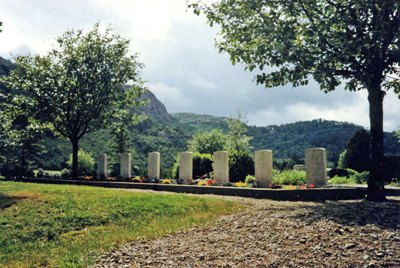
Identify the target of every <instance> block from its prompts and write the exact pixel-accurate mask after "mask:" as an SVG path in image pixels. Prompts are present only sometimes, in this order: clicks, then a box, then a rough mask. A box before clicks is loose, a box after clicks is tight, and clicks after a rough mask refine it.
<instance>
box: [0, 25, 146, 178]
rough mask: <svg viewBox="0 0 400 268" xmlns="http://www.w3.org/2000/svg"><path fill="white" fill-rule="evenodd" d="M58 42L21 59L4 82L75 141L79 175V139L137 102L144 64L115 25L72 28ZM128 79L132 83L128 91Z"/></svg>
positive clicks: (37, 114) (39, 115)
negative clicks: (132, 53)
mask: <svg viewBox="0 0 400 268" xmlns="http://www.w3.org/2000/svg"><path fill="white" fill-rule="evenodd" d="M57 44H58V47H57V48H56V49H53V50H51V51H50V52H49V53H48V54H47V55H45V56H39V55H36V56H19V57H17V59H16V66H17V68H16V69H15V70H13V71H12V72H11V74H10V75H9V76H8V77H6V78H5V79H4V80H3V82H4V83H5V85H6V86H7V87H8V88H14V89H18V92H16V93H17V95H16V96H17V97H18V98H21V99H22V101H23V103H24V104H25V107H23V108H25V109H26V110H27V111H29V112H30V113H31V114H32V115H34V116H35V117H36V118H38V119H39V120H40V121H41V122H43V123H48V124H50V125H51V126H52V128H53V130H54V131H55V132H57V133H58V134H60V135H62V136H64V137H66V138H68V139H69V140H70V141H71V143H72V146H73V158H74V161H73V173H76V168H77V162H76V161H77V151H78V148H79V147H78V146H79V145H78V142H79V140H80V139H81V138H82V137H83V136H84V135H85V134H86V133H89V132H93V131H95V130H97V129H100V128H102V127H106V126H108V125H109V124H110V123H111V122H112V121H113V120H118V119H119V118H120V117H121V116H122V115H123V114H126V109H129V108H130V107H131V106H135V105H137V104H138V96H139V95H140V93H141V91H142V82H141V80H140V77H139V71H140V69H141V66H142V64H140V63H139V62H137V59H136V58H137V56H136V55H135V56H127V53H128V50H129V41H127V40H125V39H123V38H122V37H121V36H119V35H117V34H113V33H112V31H111V29H110V28H108V29H106V30H105V31H104V33H102V31H101V30H100V27H99V25H98V24H96V25H95V26H94V27H93V29H92V30H90V31H89V32H87V33H84V32H83V31H82V30H78V31H74V30H71V31H67V32H66V33H64V34H63V35H62V36H61V37H59V38H58V39H57ZM128 81H130V82H131V83H133V85H132V86H131V87H130V88H129V89H126V88H125V87H124V85H125V84H126V83H127V82H128ZM16 96H15V94H14V95H13V96H11V97H12V98H15V97H16ZM20 108H22V107H20Z"/></svg>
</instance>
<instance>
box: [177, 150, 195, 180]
mask: <svg viewBox="0 0 400 268" xmlns="http://www.w3.org/2000/svg"><path fill="white" fill-rule="evenodd" d="M179 179H180V180H182V182H183V183H184V184H189V183H190V182H191V181H192V179H193V155H192V153H191V152H181V153H180V154H179Z"/></svg>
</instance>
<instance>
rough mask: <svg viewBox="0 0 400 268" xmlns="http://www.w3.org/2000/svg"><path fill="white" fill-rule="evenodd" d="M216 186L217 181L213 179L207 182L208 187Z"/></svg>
mask: <svg viewBox="0 0 400 268" xmlns="http://www.w3.org/2000/svg"><path fill="white" fill-rule="evenodd" d="M216 184H217V182H216V181H215V180H212V179H209V180H206V185H207V186H214V185H216Z"/></svg>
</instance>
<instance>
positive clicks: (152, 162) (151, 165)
mask: <svg viewBox="0 0 400 268" xmlns="http://www.w3.org/2000/svg"><path fill="white" fill-rule="evenodd" d="M147 176H148V177H149V179H153V178H157V179H160V153H159V152H152V153H149V154H148V165H147Z"/></svg>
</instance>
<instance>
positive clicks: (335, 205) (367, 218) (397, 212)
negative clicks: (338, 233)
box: [296, 200, 400, 230]
mask: <svg viewBox="0 0 400 268" xmlns="http://www.w3.org/2000/svg"><path fill="white" fill-rule="evenodd" d="M302 208H305V209H306V210H307V211H308V213H305V214H301V215H297V216H296V217H301V218H302V219H303V220H304V221H305V222H306V223H309V224H311V223H313V222H316V221H320V220H330V221H333V222H336V223H338V224H341V225H346V226H353V227H356V226H365V225H375V226H377V227H379V228H381V229H390V230H399V229H400V201H397V200H389V201H387V202H382V203H379V202H369V201H365V200H363V201H348V202H345V201H339V202H321V203H317V204H316V205H310V206H308V205H304V206H302Z"/></svg>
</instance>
